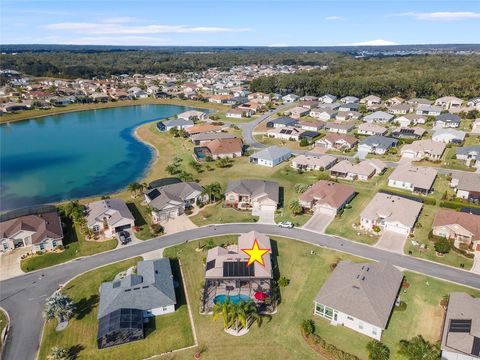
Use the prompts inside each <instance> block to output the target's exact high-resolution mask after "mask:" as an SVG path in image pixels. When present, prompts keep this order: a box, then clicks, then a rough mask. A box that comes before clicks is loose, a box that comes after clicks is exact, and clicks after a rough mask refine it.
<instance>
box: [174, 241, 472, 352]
mask: <svg viewBox="0 0 480 360" xmlns="http://www.w3.org/2000/svg"><path fill="white" fill-rule="evenodd" d="M271 240H272V248H273V251H274V254H276V261H277V262H278V265H279V270H280V275H281V276H286V277H287V278H289V279H290V285H289V286H288V287H286V288H284V289H282V294H281V299H282V300H281V303H280V305H279V307H278V312H277V313H276V314H275V315H273V316H272V319H271V321H266V322H264V324H263V325H262V326H261V327H260V328H258V327H257V326H256V325H253V327H252V329H251V331H250V332H249V333H248V334H247V335H245V336H243V337H239V338H236V337H233V336H230V335H227V334H225V333H224V332H223V330H222V322H221V321H220V320H218V321H213V320H212V317H211V316H208V315H201V314H199V312H198V311H197V310H199V307H200V300H199V298H195V301H196V303H195V304H192V309H193V317H194V321H195V326H196V329H197V334H198V340H199V344H200V345H203V346H204V347H205V348H206V352H205V353H204V354H203V355H202V358H205V359H221V358H224V357H225V351H226V350H225V349H228V357H229V358H231V359H238V358H246V359H251V358H258V359H271V358H279V359H318V356H319V355H318V354H317V353H315V352H314V351H313V350H312V349H310V348H309V346H308V345H307V344H306V343H305V341H304V340H303V338H302V336H301V333H300V324H301V322H302V320H304V319H309V318H312V317H313V316H312V312H313V299H314V298H315V295H316V294H317V292H318V291H319V290H320V288H321V286H322V284H323V283H324V282H325V280H326V279H327V278H328V276H329V275H330V264H332V263H335V262H337V261H338V260H339V259H352V260H354V261H361V259H358V258H354V257H352V256H349V255H345V254H342V253H337V252H334V251H330V250H326V249H321V248H318V247H315V246H312V245H308V244H305V243H302V242H298V241H294V240H291V239H285V238H280V237H272V238H271ZM205 241H208V239H203V240H201V243H202V244H204V243H205ZM214 241H215V243H217V244H221V243H224V242H226V241H231V237H228V238H223V237H219V238H214ZM197 247H198V242H196V241H195V242H190V243H187V244H182V245H179V246H176V247H173V248H169V249H166V251H165V256H170V257H178V258H179V259H180V260H181V262H182V264H183V265H184V269H185V270H184V276H185V280H186V283H187V288H188V292H189V294H199V293H200V291H201V289H202V281H201V279H202V278H203V276H204V271H205V265H204V263H203V259H204V258H205V256H206V253H205V252H197V251H195V249H196V248H197ZM312 251H313V254H312ZM406 277H407V279H408V281H409V283H410V284H411V286H410V287H409V288H408V290H407V291H406V292H405V293H403V294H402V300H403V301H405V302H406V303H407V309H406V311H404V312H394V313H393V315H392V318H391V321H390V325H389V328H388V329H387V330H386V332H385V334H384V342H385V343H386V344H387V345H388V346H389V347H390V348H391V353H392V358H393V359H395V358H397V357H396V354H395V353H396V344H397V343H398V341H399V340H401V339H404V338H410V337H413V336H415V335H417V334H422V335H423V336H424V337H425V338H427V339H428V340H431V341H436V340H438V339H439V336H440V329H441V325H442V318H443V313H442V309H441V307H440V306H439V302H440V300H441V299H442V297H443V296H444V295H446V294H448V293H449V292H451V291H466V292H468V293H471V294H473V295H476V296H479V295H480V292H478V291H473V290H470V289H466V288H463V287H461V286H457V285H453V284H450V283H446V282H442V281H438V280H435V279H431V278H427V277H425V276H421V275H417V274H413V273H407V274H406ZM427 282H428V285H427ZM315 320H316V326H317V332H318V333H319V334H320V335H321V336H322V337H323V338H325V339H326V340H327V341H329V342H331V343H334V344H335V345H336V346H338V347H339V348H341V349H343V350H345V351H348V352H351V353H353V354H355V355H357V356H359V357H360V358H362V359H366V358H367V354H366V350H365V346H366V344H367V343H368V342H369V341H370V338H368V337H365V336H363V335H360V334H358V333H356V332H354V331H351V330H349V329H346V328H344V327H341V326H338V327H334V326H330V325H329V324H328V322H327V321H324V320H323V319H320V318H318V317H315ZM346 339H348V341H346ZM192 355H193V350H192V351H190V350H189V351H185V352H181V353H177V355H176V357H175V358H176V359H191V358H192Z"/></svg>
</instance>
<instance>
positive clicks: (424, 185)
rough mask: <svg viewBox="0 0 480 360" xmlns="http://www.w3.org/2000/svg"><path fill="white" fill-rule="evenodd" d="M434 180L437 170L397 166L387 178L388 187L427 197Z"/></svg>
mask: <svg viewBox="0 0 480 360" xmlns="http://www.w3.org/2000/svg"><path fill="white" fill-rule="evenodd" d="M436 178H437V170H435V169H434V168H432V167H428V166H425V167H418V166H411V165H399V166H397V167H396V168H395V170H393V172H392V174H391V175H390V176H389V178H388V186H391V187H394V188H397V189H406V190H410V191H412V192H418V193H421V194H424V195H427V194H429V193H430V191H431V189H432V186H433V183H434V182H435V179H436Z"/></svg>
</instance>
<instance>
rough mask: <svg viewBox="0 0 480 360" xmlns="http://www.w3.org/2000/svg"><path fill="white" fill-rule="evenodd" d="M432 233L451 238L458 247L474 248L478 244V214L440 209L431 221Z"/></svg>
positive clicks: (479, 216)
mask: <svg viewBox="0 0 480 360" xmlns="http://www.w3.org/2000/svg"><path fill="white" fill-rule="evenodd" d="M432 233H433V235H435V236H440V237H444V238H447V239H449V240H452V241H453V245H454V246H455V247H456V248H458V249H462V248H473V249H475V248H476V246H477V244H480V215H475V214H469V213H467V212H461V211H455V210H451V209H440V210H438V212H437V215H436V216H435V220H434V221H433V225H432Z"/></svg>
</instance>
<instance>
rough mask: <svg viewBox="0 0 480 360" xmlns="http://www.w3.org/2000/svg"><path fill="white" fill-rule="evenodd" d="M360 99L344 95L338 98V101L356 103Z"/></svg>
mask: <svg viewBox="0 0 480 360" xmlns="http://www.w3.org/2000/svg"><path fill="white" fill-rule="evenodd" d="M359 101H360V99H359V98H358V97H356V96H345V97H343V98H341V99H340V102H341V103H343V104H348V103H358V102H359Z"/></svg>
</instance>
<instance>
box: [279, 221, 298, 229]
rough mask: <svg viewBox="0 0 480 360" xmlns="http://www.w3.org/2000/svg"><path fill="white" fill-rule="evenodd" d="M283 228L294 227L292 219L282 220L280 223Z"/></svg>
mask: <svg viewBox="0 0 480 360" xmlns="http://www.w3.org/2000/svg"><path fill="white" fill-rule="evenodd" d="M278 226H280V227H281V228H288V229H292V228H293V226H294V225H293V223H292V222H291V221H282V222H281V223H280V224H278Z"/></svg>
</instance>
